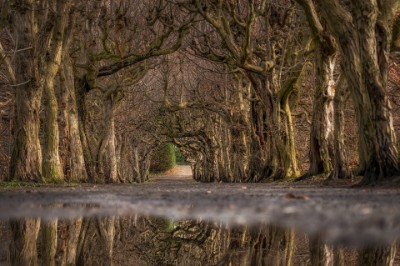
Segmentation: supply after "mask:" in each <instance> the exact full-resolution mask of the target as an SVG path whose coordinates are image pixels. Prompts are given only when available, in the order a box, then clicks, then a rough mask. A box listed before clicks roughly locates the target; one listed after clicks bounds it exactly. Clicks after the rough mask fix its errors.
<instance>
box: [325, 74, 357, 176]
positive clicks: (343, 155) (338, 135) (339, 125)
mask: <svg viewBox="0 0 400 266" xmlns="http://www.w3.org/2000/svg"><path fill="white" fill-rule="evenodd" d="M348 94H349V93H348V91H347V83H346V80H345V78H344V76H343V75H341V77H340V80H339V82H338V84H337V86H336V92H335V98H334V109H335V111H334V117H335V132H334V141H333V142H334V150H333V154H334V155H333V157H332V159H333V171H332V172H331V174H330V176H329V178H330V179H348V178H351V176H352V174H351V171H350V168H349V165H348V161H347V152H346V145H345V143H344V137H345V131H344V129H345V121H344V109H345V106H346V99H347V98H348Z"/></svg>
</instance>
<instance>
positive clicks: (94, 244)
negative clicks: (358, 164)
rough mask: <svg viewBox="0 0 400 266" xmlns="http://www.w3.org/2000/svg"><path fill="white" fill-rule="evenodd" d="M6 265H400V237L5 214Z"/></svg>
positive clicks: (1, 232)
mask: <svg viewBox="0 0 400 266" xmlns="http://www.w3.org/2000/svg"><path fill="white" fill-rule="evenodd" d="M0 243H2V244H1V246H0V265H191V266H192V265H232V266H234V265H238V266H239V265H241V266H242V265H273V266H275V265H399V261H398V260H396V245H395V244H394V243H393V245H391V246H386V247H364V248H360V249H355V248H349V247H347V248H345V247H335V246H331V245H329V244H327V243H326V242H325V241H324V240H323V238H322V237H321V236H312V237H308V236H305V235H304V234H301V233H298V232H295V231H293V230H292V229H284V228H281V227H277V226H271V225H262V226H258V227H235V228H228V227H226V226H224V225H221V224H215V223H214V224H211V223H207V222H202V221H193V220H183V221H173V220H169V219H164V218H154V217H139V216H134V217H123V218H121V217H101V218H99V217H97V218H80V219H75V220H71V221H59V220H57V219H54V220H50V221H44V220H40V219H21V220H14V221H10V222H0Z"/></svg>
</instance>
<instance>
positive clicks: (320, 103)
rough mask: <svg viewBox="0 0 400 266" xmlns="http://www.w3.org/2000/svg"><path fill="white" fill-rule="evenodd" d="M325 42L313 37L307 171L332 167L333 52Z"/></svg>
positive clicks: (319, 171) (323, 171)
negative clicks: (313, 77)
mask: <svg viewBox="0 0 400 266" xmlns="http://www.w3.org/2000/svg"><path fill="white" fill-rule="evenodd" d="M327 46H328V45H327V44H325V43H321V42H319V41H316V51H315V57H316V58H315V76H316V77H315V94H314V106H313V117H312V124H311V136H310V168H309V170H308V174H310V175H318V174H328V173H330V172H331V170H332V162H331V155H332V150H333V132H334V116H333V114H334V108H333V98H334V95H335V89H334V87H333V86H334V80H333V71H334V68H335V60H336V59H335V57H336V55H335V53H334V52H333V53H332V48H330V49H329V47H327Z"/></svg>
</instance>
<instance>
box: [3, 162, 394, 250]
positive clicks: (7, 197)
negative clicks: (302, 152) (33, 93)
mask: <svg viewBox="0 0 400 266" xmlns="http://www.w3.org/2000/svg"><path fill="white" fill-rule="evenodd" d="M399 202H400V191H399V190H398V189H395V188H393V189H391V188H367V189H360V188H344V187H333V188H332V187H323V186H310V185H271V184H222V183H213V184H200V183H196V182H194V181H193V180H191V171H190V168H189V167H188V166H179V167H178V168H177V169H175V170H174V171H172V172H171V173H168V174H166V175H163V176H158V177H155V179H154V180H153V181H151V182H148V183H145V184H132V185H83V186H77V187H60V188H54V187H52V188H46V187H40V188H19V189H2V190H0V220H8V219H10V218H27V217H39V218H41V219H44V220H46V219H51V218H55V217H57V218H61V219H73V218H78V217H93V216H101V217H105V216H132V215H142V216H153V217H154V216H156V217H167V218H170V219H174V220H181V219H197V220H202V221H211V222H217V223H220V224H224V225H228V226H231V225H246V226H249V225H250V226H251V225H257V224H266V223H268V224H272V225H279V226H281V227H287V228H289V227H290V228H295V229H296V230H297V231H300V232H305V233H309V234H311V235H316V234H318V235H320V236H323V237H324V239H326V240H327V241H328V242H329V243H337V244H343V245H353V246H360V245H366V244H391V243H392V242H393V241H395V240H397V239H398V238H399V236H400V208H399Z"/></svg>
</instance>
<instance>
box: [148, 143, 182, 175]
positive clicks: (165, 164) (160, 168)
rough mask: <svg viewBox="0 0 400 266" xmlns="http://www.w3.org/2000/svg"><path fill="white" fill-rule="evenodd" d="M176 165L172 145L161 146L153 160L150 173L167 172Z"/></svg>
mask: <svg viewBox="0 0 400 266" xmlns="http://www.w3.org/2000/svg"><path fill="white" fill-rule="evenodd" d="M175 165H176V158H175V149H174V145H172V144H164V145H162V146H160V147H159V148H158V149H157V150H156V151H155V152H154V154H153V156H152V158H151V164H150V171H151V172H153V173H160V172H165V171H168V170H170V169H172V168H173V167H175Z"/></svg>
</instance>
